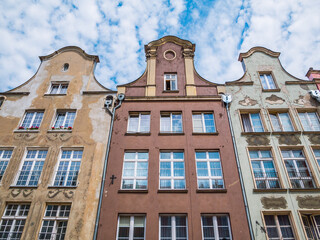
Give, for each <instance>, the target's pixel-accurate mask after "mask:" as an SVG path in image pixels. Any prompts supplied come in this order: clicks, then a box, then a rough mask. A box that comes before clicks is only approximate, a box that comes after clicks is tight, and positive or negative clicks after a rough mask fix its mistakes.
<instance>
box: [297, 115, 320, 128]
mask: <svg viewBox="0 0 320 240" xmlns="http://www.w3.org/2000/svg"><path fill="white" fill-rule="evenodd" d="M299 118H300V121H301V124H302V126H303V130H304V131H320V121H319V116H318V114H317V113H316V112H299Z"/></svg>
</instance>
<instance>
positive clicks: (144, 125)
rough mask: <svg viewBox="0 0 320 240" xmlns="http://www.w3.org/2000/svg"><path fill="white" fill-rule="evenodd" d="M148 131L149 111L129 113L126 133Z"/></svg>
mask: <svg viewBox="0 0 320 240" xmlns="http://www.w3.org/2000/svg"><path fill="white" fill-rule="evenodd" d="M139 132H141V133H148V132H150V113H130V115H129V120H128V133H139Z"/></svg>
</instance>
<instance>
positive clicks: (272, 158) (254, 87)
mask: <svg viewBox="0 0 320 240" xmlns="http://www.w3.org/2000/svg"><path fill="white" fill-rule="evenodd" d="M279 55H280V53H277V52H273V51H270V50H268V49H265V48H262V47H255V48H252V49H250V50H249V51H248V52H246V53H241V54H240V56H239V61H240V62H241V63H242V64H243V67H244V71H245V73H244V75H243V76H242V77H241V78H240V79H239V80H237V81H233V82H227V83H226V92H227V94H230V95H231V96H232V98H233V100H232V102H231V104H230V115H231V122H232V125H233V129H234V134H235V139H236V145H237V149H238V155H239V159H240V165H241V170H242V175H243V181H244V185H245V192H246V195H247V199H248V205H249V210H250V216H251V222H252V228H253V232H254V235H255V239H256V240H262V239H320V231H319V230H320V189H319V187H320V185H319V183H320V172H319V170H320V168H319V164H320V150H319V149H320V137H319V136H320V135H319V134H320V120H319V106H320V105H319V104H320V103H319V102H318V101H317V100H316V99H315V98H313V97H312V96H311V94H310V90H316V89H317V86H316V84H315V79H313V80H308V79H298V78H296V77H294V76H292V75H290V74H289V73H288V72H286V70H285V69H284V68H283V67H282V65H281V63H280V61H279ZM316 72H317V71H316ZM309 75H310V74H309ZM311 79H312V78H311Z"/></svg>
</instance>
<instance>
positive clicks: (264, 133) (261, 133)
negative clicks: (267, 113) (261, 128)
mask: <svg viewBox="0 0 320 240" xmlns="http://www.w3.org/2000/svg"><path fill="white" fill-rule="evenodd" d="M241 135H270V132H241Z"/></svg>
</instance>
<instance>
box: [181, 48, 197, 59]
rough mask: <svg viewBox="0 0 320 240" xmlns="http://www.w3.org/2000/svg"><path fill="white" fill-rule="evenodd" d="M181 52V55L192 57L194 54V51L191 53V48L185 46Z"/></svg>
mask: <svg viewBox="0 0 320 240" xmlns="http://www.w3.org/2000/svg"><path fill="white" fill-rule="evenodd" d="M182 54H183V57H185V58H186V57H191V58H192V57H193V56H194V53H193V51H192V49H188V48H186V49H183V52H182Z"/></svg>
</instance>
